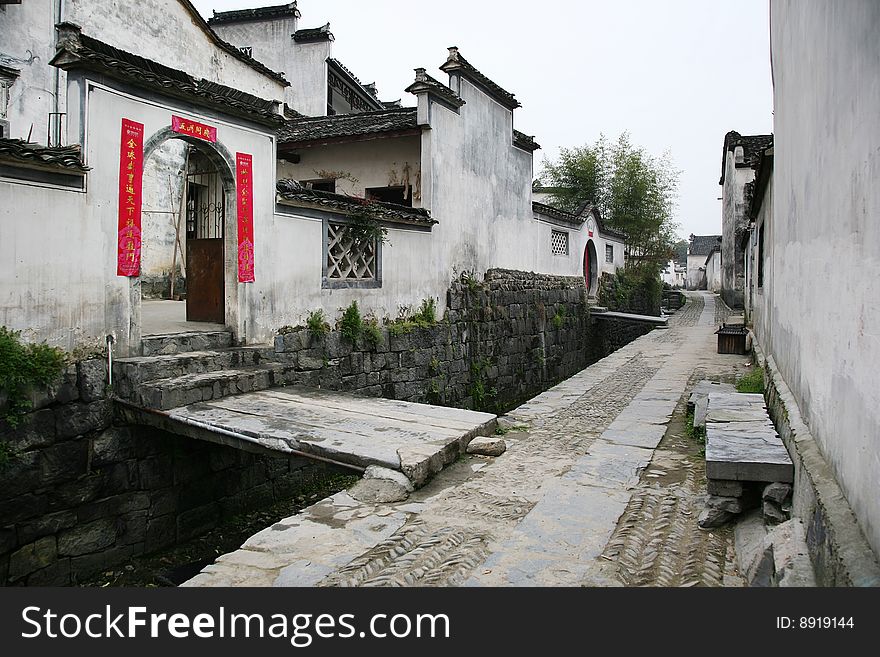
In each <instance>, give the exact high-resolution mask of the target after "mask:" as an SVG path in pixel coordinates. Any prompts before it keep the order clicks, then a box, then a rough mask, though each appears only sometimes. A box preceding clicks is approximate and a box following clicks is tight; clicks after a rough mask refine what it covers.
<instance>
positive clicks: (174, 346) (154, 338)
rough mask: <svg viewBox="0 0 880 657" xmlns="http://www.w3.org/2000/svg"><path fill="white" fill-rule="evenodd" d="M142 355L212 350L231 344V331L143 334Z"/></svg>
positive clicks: (225, 347)
mask: <svg viewBox="0 0 880 657" xmlns="http://www.w3.org/2000/svg"><path fill="white" fill-rule="evenodd" d="M141 343H142V344H143V350H144V351H143V353H144V356H162V355H169V354H182V353H186V352H190V351H212V350H215V349H227V348H229V347H231V346H232V332H231V331H191V332H188V333H169V334H167V335H145V336H144V337H143V339H142V340H141Z"/></svg>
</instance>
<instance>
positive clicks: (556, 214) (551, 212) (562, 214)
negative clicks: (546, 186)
mask: <svg viewBox="0 0 880 657" xmlns="http://www.w3.org/2000/svg"><path fill="white" fill-rule="evenodd" d="M532 211H533V212H535V214H541V215H544V216H545V217H550V218H551V219H556V220H557V221H562V222H564V223H567V224H571V225H573V226H576V227H580V226H582V225H583V224H584V222H585V221H586V220H587V215H592V216H593V218H594V219H595V220H596V225H597V226H598V228H599V232H600V233H602V234H604V235H607V236H608V237H614V238H616V239H619V240H622V241H623V240H626V233H623V232H621V231H619V230H615V229H613V228H608V227H606V226H605V222H604V221H603V220H602V215H601V214H600V213H599V210H598V208H596V207H595V206H594V205H592V204H591V203H582V204H581V206H580V207H579V208H578V210H577V212H567V211H565V210H560V209H559V208H554V207H553V206H552V205H547V204H546V203H539V202H538V201H532Z"/></svg>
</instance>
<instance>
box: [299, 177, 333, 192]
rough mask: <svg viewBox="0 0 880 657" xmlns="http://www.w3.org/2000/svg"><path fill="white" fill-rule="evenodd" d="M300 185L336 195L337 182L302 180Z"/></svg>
mask: <svg viewBox="0 0 880 657" xmlns="http://www.w3.org/2000/svg"><path fill="white" fill-rule="evenodd" d="M300 183H301V184H302V185H303V186H305V188H306V189H314V190H315V191H318V192H332V193H334V194H335V193H336V180H301V181H300Z"/></svg>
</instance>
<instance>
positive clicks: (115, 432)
mask: <svg viewBox="0 0 880 657" xmlns="http://www.w3.org/2000/svg"><path fill="white" fill-rule="evenodd" d="M137 443H138V441H137V439H136V438H135V437H134V436H133V435H132V430H131V429H129V428H128V427H111V428H109V429H107V430H106V431H104V432H103V433H102V434H101V435H99V436H98V437H97V438H95V439H94V440H93V441H92V467H93V468H100V467H101V466H104V465H108V464H110V463H118V462H119V461H125V460H127V459H132V458H137V456H138V444H137Z"/></svg>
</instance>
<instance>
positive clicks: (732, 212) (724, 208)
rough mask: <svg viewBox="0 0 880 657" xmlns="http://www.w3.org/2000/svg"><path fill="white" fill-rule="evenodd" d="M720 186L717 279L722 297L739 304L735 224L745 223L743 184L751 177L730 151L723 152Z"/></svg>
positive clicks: (739, 271)
mask: <svg viewBox="0 0 880 657" xmlns="http://www.w3.org/2000/svg"><path fill="white" fill-rule="evenodd" d="M724 162H725V164H724V185H723V187H722V190H721V199H722V201H721V254H722V255H721V279H720V285H721V289H722V290H723V295H724V299H725V301H726V302H727V304H728V305H729V306H731V307H741V306H742V305H743V287H744V285H745V283H744V272H743V270H742V263H738V262H737V260H738V259H741V258H742V254H741V252H739V249H738V247H737V235H736V229H737V226H740V227H742V226H744V225H745V223H746V216H745V215H746V207H745V199H744V193H745V186H746V184H747V183H749V182H751V181H752V180H754V178H755V171H754V169H752V168H750V167H742V166H740V167H739V168H737V166H736V158H735V153H734V151H727V154H726V155H725V160H724Z"/></svg>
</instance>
